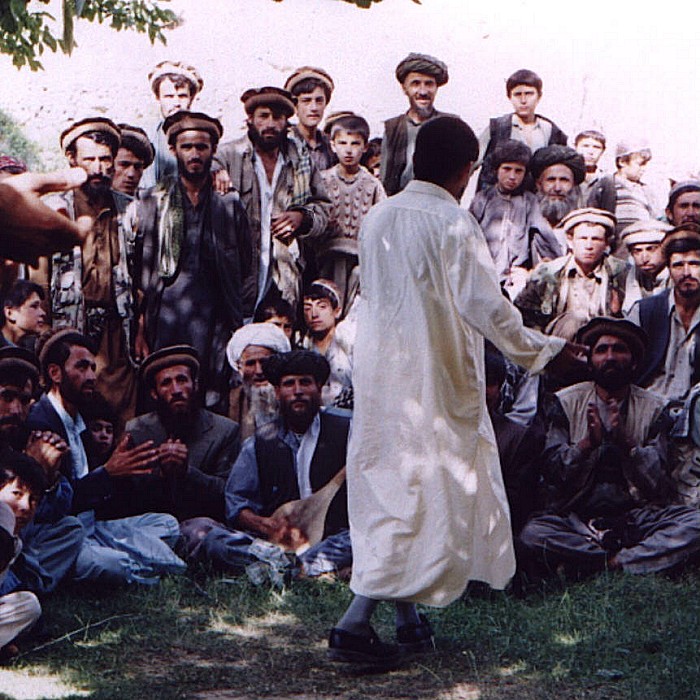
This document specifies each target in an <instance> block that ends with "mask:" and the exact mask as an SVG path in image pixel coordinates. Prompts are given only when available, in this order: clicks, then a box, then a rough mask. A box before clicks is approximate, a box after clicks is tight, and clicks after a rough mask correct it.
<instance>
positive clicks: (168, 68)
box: [148, 61, 204, 97]
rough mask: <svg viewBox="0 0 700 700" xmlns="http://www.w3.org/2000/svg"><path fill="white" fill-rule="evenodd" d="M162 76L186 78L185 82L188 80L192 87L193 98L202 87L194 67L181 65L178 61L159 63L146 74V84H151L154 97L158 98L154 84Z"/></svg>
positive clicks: (201, 81) (200, 77) (202, 82)
mask: <svg viewBox="0 0 700 700" xmlns="http://www.w3.org/2000/svg"><path fill="white" fill-rule="evenodd" d="M164 75H181V76H182V77H183V78H187V80H189V81H190V83H192V86H193V87H194V93H193V94H192V97H194V96H195V95H196V94H197V93H198V92H201V91H202V88H203V87H204V81H203V80H202V76H201V75H200V74H199V72H198V71H197V69H196V68H195V67H194V66H190V65H188V64H187V63H182V62H180V61H161V62H160V63H159V64H158V65H157V66H156V67H155V68H154V69H153V70H152V71H151V72H150V73H149V74H148V82H149V83H150V84H151V90H153V94H154V95H155V96H156V97H158V93H156V86H155V83H156V81H157V80H158V78H162V77H163V76H164Z"/></svg>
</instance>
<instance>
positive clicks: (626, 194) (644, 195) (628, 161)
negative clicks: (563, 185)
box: [587, 140, 661, 260]
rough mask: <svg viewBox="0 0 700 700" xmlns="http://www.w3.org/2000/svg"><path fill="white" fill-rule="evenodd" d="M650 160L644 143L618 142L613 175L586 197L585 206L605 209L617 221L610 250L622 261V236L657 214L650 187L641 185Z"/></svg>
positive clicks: (623, 253) (656, 206) (657, 209)
mask: <svg viewBox="0 0 700 700" xmlns="http://www.w3.org/2000/svg"><path fill="white" fill-rule="evenodd" d="M650 160H651V150H650V148H649V145H648V144H647V142H646V141H644V140H639V141H637V142H634V141H621V142H619V143H618V144H617V147H616V149H615V167H616V168H617V171H616V172H615V173H614V174H613V175H608V176H606V177H602V178H601V179H600V180H598V182H597V183H596V185H595V186H594V187H593V188H591V190H590V192H589V195H588V202H587V206H589V207H596V208H598V209H606V210H607V211H609V212H611V213H613V214H615V216H616V217H617V226H616V228H615V239H614V241H613V242H612V244H611V245H612V248H611V250H612V251H613V254H614V255H615V256H616V257H618V258H621V259H623V260H624V259H626V258H627V247H626V246H625V245H624V244H623V243H622V240H621V239H622V232H623V231H624V230H625V229H626V228H627V227H628V226H629V225H630V224H633V223H635V222H636V221H644V220H646V219H655V218H657V216H659V215H660V214H661V208H660V207H659V206H658V202H657V201H656V197H655V196H654V193H653V191H652V189H651V187H649V185H647V184H646V183H644V182H642V177H643V176H644V171H645V170H646V167H647V165H648V163H649V161H650Z"/></svg>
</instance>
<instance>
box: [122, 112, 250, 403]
mask: <svg viewBox="0 0 700 700" xmlns="http://www.w3.org/2000/svg"><path fill="white" fill-rule="evenodd" d="M164 128H165V131H166V133H167V136H168V142H169V143H170V148H171V150H172V152H173V154H174V155H175V157H176V159H177V164H178V173H179V176H178V178H177V180H175V181H174V182H172V183H170V185H169V186H167V187H165V188H160V187H159V188H156V189H155V190H154V191H152V192H150V193H149V194H148V195H145V196H144V197H142V198H141V199H140V200H137V201H135V202H133V204H132V205H131V207H130V208H129V209H128V210H127V212H126V214H125V215H124V226H125V229H126V230H127V231H128V232H129V235H130V237H133V238H134V239H135V240H136V242H137V243H136V251H137V252H136V257H137V259H138V260H139V261H140V269H141V279H140V286H141V290H142V291H143V304H142V307H141V319H140V323H141V325H142V327H143V329H144V333H143V339H144V343H143V344H142V345H141V346H140V347H137V352H138V353H139V354H141V355H144V356H145V355H147V354H148V353H149V351H152V350H158V349H160V348H164V347H169V346H171V345H181V344H187V345H191V346H192V347H194V348H195V349H196V350H197V352H198V354H199V356H200V357H202V358H206V362H205V363H203V366H202V367H201V374H200V386H201V388H202V391H203V392H204V399H205V406H207V407H209V408H213V409H214V410H216V411H217V412H224V413H225V412H226V410H227V404H228V378H229V368H228V367H227V366H226V362H225V348H226V341H227V340H228V338H229V337H230V335H231V332H232V331H234V330H236V329H237V328H238V327H239V326H240V325H241V324H242V322H243V305H242V301H241V296H242V293H241V289H242V287H243V285H244V284H245V280H246V278H247V277H248V275H249V274H250V233H249V227H248V221H247V219H246V215H245V211H244V209H243V207H242V205H241V202H240V200H239V198H238V196H237V195H236V194H234V193H228V194H226V195H219V194H218V193H216V192H215V191H214V190H213V188H212V185H211V176H210V169H211V163H212V158H213V157H214V153H215V152H216V147H217V144H218V143H219V140H220V139H221V135H222V133H223V129H222V126H221V123H220V122H219V121H218V119H214V118H212V117H210V116H208V115H206V114H202V113H200V112H177V113H176V114H172V115H170V116H169V117H168V118H167V119H166V120H165V124H164Z"/></svg>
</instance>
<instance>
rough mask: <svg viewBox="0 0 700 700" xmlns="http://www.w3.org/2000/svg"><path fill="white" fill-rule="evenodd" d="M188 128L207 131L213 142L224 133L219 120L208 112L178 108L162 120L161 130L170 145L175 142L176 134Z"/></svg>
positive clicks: (217, 140) (217, 141) (219, 138)
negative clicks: (177, 110)
mask: <svg viewBox="0 0 700 700" xmlns="http://www.w3.org/2000/svg"><path fill="white" fill-rule="evenodd" d="M190 130H192V131H205V132H207V133H208V134H210V135H211V138H212V141H213V142H214V143H215V144H217V143H219V141H220V140H221V137H222V136H223V134H224V127H223V126H221V122H220V121H219V120H218V119H215V118H214V117H210V116H209V115H208V114H204V112H188V111H187V110H180V111H179V112H175V114H171V115H170V116H169V117H166V119H165V121H164V122H163V131H164V132H165V134H166V136H167V137H168V143H169V144H170V145H172V144H174V143H175V139H176V138H177V135H178V134H181V133H182V132H183V131H190Z"/></svg>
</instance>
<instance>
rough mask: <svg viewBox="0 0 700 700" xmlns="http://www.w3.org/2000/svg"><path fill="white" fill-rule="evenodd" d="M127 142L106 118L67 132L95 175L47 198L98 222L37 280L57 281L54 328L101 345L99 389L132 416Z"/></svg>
mask: <svg viewBox="0 0 700 700" xmlns="http://www.w3.org/2000/svg"><path fill="white" fill-rule="evenodd" d="M120 142H121V131H120V129H119V127H118V126H117V125H116V124H115V123H114V122H112V121H111V120H109V119H106V118H105V117H95V118H88V119H82V120H81V121H78V122H76V123H75V124H73V125H72V126H70V127H69V128H67V129H66V130H65V131H64V132H63V133H62V134H61V148H62V149H63V151H64V152H65V154H66V156H67V158H68V162H69V163H70V165H71V166H72V167H76V166H77V167H80V168H82V169H83V170H84V171H85V172H86V173H87V179H86V180H85V182H84V183H83V184H82V185H81V186H80V187H79V188H78V189H76V190H70V191H68V192H64V193H62V194H60V195H52V196H51V197H49V198H47V199H46V203H47V204H48V205H49V206H50V207H51V208H53V209H55V210H56V211H59V212H61V213H63V214H65V215H67V216H68V217H69V218H70V219H72V220H74V221H78V220H82V219H83V217H89V218H90V219H91V220H92V226H91V229H90V232H89V234H88V235H87V237H86V238H85V240H84V241H83V242H82V244H81V246H80V247H77V246H76V247H75V248H74V249H73V250H71V251H70V252H68V253H56V254H55V255H53V256H52V257H51V258H50V259H49V260H48V261H46V262H45V263H44V264H42V266H41V272H40V273H39V275H38V277H37V280H36V281H39V282H43V283H48V282H49V280H50V301H51V321H52V325H53V327H54V328H75V329H77V330H78V331H80V332H81V333H84V334H85V335H87V336H88V337H89V339H90V341H91V342H92V344H93V345H94V346H95V348H96V361H97V391H98V392H99V393H100V394H102V395H103V396H104V397H105V399H107V401H108V402H109V404H110V406H111V407H112V408H113V409H114V411H115V412H116V413H117V414H118V415H119V416H120V417H121V418H122V419H127V418H129V417H131V416H132V415H133V413H134V408H135V404H136V372H135V368H134V364H133V362H132V360H131V350H132V333H133V328H132V323H133V320H134V316H135V305H134V297H133V294H132V284H131V271H130V269H129V265H128V259H127V246H126V238H125V236H124V234H123V232H122V230H121V229H120V227H119V220H118V209H117V205H116V203H115V200H114V196H113V194H112V191H111V185H112V178H113V176H114V158H115V156H116V154H117V150H118V148H119V144H120ZM42 272H44V273H45V274H46V277H44V276H43V274H42Z"/></svg>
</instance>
